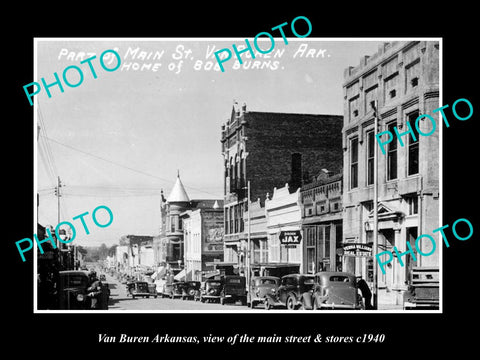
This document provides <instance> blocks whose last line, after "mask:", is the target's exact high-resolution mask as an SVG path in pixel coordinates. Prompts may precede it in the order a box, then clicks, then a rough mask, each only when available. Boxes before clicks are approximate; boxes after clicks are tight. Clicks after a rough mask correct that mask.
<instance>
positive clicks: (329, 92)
mask: <svg viewBox="0 0 480 360" xmlns="http://www.w3.org/2000/svg"><path fill="white" fill-rule="evenodd" d="M384 41H388V39H384ZM250 42H251V43H253V40H252V39H250ZM382 42H383V41H378V39H375V40H352V39H349V40H348V41H347V40H343V39H318V38H315V39H313V38H303V39H296V38H292V39H290V38H289V39H288V44H284V42H283V39H282V38H275V43H274V44H273V50H272V52H271V53H270V54H268V55H270V57H269V58H267V57H263V56H262V54H260V53H259V52H258V51H257V52H256V56H255V59H252V58H251V57H250V58H247V56H248V54H247V53H243V54H242V55H241V56H242V61H243V64H242V65H240V64H239V63H238V60H237V61H236V55H235V53H234V52H233V50H232V44H234V43H235V44H237V46H240V45H242V44H245V40H244V39H220V38H215V39H214V38H205V39H185V38H183V39H182V38H179V39H166V38H164V39H150V38H149V39H135V38H126V39H118V38H111V39H103V38H102V39H95V38H86V39H48V38H41V39H36V42H35V45H36V59H35V64H36V69H35V79H33V80H32V81H36V82H38V83H41V79H42V78H44V80H45V82H46V84H51V83H53V82H54V73H57V74H58V77H59V78H60V81H61V82H62V85H63V89H64V92H61V91H60V89H59V87H58V86H57V85H53V86H51V87H50V88H49V90H50V92H51V97H48V95H47V92H46V90H45V88H44V87H42V89H41V91H40V93H39V94H38V95H35V96H34V101H35V119H34V120H33V126H35V127H36V128H37V129H39V130H38V141H37V147H36V148H37V162H36V186H37V191H38V194H39V204H38V222H39V223H40V224H41V225H43V226H46V225H52V226H56V224H57V223H58V220H59V218H60V221H69V222H71V223H73V224H74V226H75V229H76V238H75V241H76V243H77V244H79V245H83V246H98V245H100V244H102V243H105V244H106V245H107V246H111V245H113V244H116V243H118V241H119V239H120V237H121V236H123V235H129V234H130V235H150V236H155V235H158V233H159V227H160V198H161V197H160V191H161V189H163V191H164V194H165V197H168V194H169V192H170V190H171V188H172V186H173V184H174V182H175V179H176V176H177V171H178V172H179V173H180V177H181V180H182V182H183V184H184V186H185V189H186V191H187V193H188V195H189V197H190V199H201V198H203V199H205V198H210V199H222V198H223V161H222V154H221V143H220V136H221V126H222V124H224V123H225V122H226V121H227V120H228V119H229V117H230V114H231V111H232V106H233V104H234V102H237V103H238V104H239V105H240V106H241V105H242V104H243V103H245V104H246V106H247V111H268V112H287V113H305V114H334V115H343V91H342V84H343V79H344V78H343V73H344V70H345V68H347V67H349V66H357V65H358V64H359V63H360V58H361V57H362V56H364V55H372V54H374V53H375V52H377V50H378V46H379V45H380V44H381V43H382ZM258 44H259V46H260V48H261V49H263V50H265V49H268V48H269V47H270V46H271V45H272V44H271V43H270V41H269V40H268V39H267V40H266V42H264V41H259V43H258ZM252 46H253V45H252ZM224 48H228V49H230V51H231V52H232V58H231V59H230V60H228V61H226V62H224V63H223V66H224V68H225V71H224V72H222V71H220V70H219V68H218V65H217V66H216V67H215V64H217V61H216V59H215V57H214V55H213V53H214V51H217V50H221V49H224ZM111 49H112V50H115V51H116V52H117V53H118V54H119V56H120V64H119V66H118V68H117V69H116V70H113V71H107V70H105V69H104V68H103V67H102V65H101V63H100V58H101V54H102V53H103V52H104V51H105V50H111ZM224 53H225V54H226V52H224ZM93 55H95V56H96V57H95V58H94V59H91V60H89V62H84V63H83V64H82V63H81V61H83V60H86V59H88V58H90V57H91V56H93ZM102 59H103V60H104V66H105V67H106V68H107V69H114V68H115V67H116V66H117V64H118V62H117V59H116V58H115V57H114V56H113V53H111V52H107V53H105V54H104V57H103V58H102ZM255 61H256V63H255ZM89 64H91V66H92V67H93V68H94V71H95V74H96V78H94V76H93V74H92V71H91V70H90V67H89ZM71 66H77V67H78V68H80V70H81V74H82V75H83V80H82V79H81V77H80V75H79V73H78V70H76V68H73V67H71ZM242 66H244V67H245V68H241V67H242ZM68 67H71V68H68ZM66 68H67V71H65V69H66ZM62 75H65V76H66V79H67V81H68V82H69V83H70V84H77V83H79V85H78V86H76V87H69V86H67V85H66V84H65V82H64V79H63V77H62ZM26 101H27V102H28V100H27V99H26ZM58 177H59V178H60V181H61V184H62V187H61V191H60V193H61V194H62V196H61V197H60V215H59V214H58V199H57V197H56V196H55V189H54V188H55V186H57V181H58ZM100 205H104V206H107V207H108V208H109V209H110V210H111V211H112V214H113V221H112V223H111V225H109V226H108V227H105V228H101V227H98V226H96V225H95V224H94V222H93V219H92V218H91V216H92V212H93V211H94V209H95V208H97V207H98V206H100ZM85 212H88V214H87V215H86V216H85V217H84V220H85V222H86V225H87V228H88V229H89V234H86V232H85V230H84V228H83V226H82V224H81V221H80V220H79V219H77V220H72V219H73V218H74V217H76V216H78V215H80V214H84V213H85ZM97 216H98V221H99V222H100V223H106V222H108V216H107V214H106V212H105V211H103V210H99V211H98V212H97Z"/></svg>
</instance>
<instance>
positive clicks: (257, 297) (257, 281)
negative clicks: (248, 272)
mask: <svg viewBox="0 0 480 360" xmlns="http://www.w3.org/2000/svg"><path fill="white" fill-rule="evenodd" d="M279 286H280V278H279V277H276V276H256V277H254V278H252V280H251V282H250V287H249V290H248V293H247V304H248V306H250V307H251V308H254V307H255V306H257V305H258V304H264V303H265V301H266V298H267V295H268V294H270V295H276V293H277V289H278V287H279Z"/></svg>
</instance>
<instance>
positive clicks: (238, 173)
mask: <svg viewBox="0 0 480 360" xmlns="http://www.w3.org/2000/svg"><path fill="white" fill-rule="evenodd" d="M234 174H235V180H234V181H235V182H234V186H235V189H238V188H239V187H240V182H239V175H240V161H239V158H238V154H237V155H235V173H234Z"/></svg>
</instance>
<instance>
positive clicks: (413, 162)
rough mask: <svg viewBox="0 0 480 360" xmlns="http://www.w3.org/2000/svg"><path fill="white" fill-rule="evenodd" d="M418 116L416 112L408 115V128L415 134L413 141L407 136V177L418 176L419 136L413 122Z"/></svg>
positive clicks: (411, 137)
mask: <svg viewBox="0 0 480 360" xmlns="http://www.w3.org/2000/svg"><path fill="white" fill-rule="evenodd" d="M418 115H419V112H418V111H414V112H413V113H411V114H409V115H408V122H409V123H410V128H411V129H412V130H413V133H414V134H415V140H414V139H413V136H412V135H411V134H409V135H408V158H407V161H408V172H407V173H408V175H414V174H418V165H419V163H418V159H419V143H418V141H419V134H418V131H417V127H416V126H415V121H416V119H417V117H418Z"/></svg>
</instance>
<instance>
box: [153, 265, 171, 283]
mask: <svg viewBox="0 0 480 360" xmlns="http://www.w3.org/2000/svg"><path fill="white" fill-rule="evenodd" d="M166 272H167V269H166V268H165V266H159V267H158V269H157V271H155V272H154V273H153V274H152V275H151V278H152V279H153V280H160V279H161V278H162V277H163V276H164V275H165V273H166Z"/></svg>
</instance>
